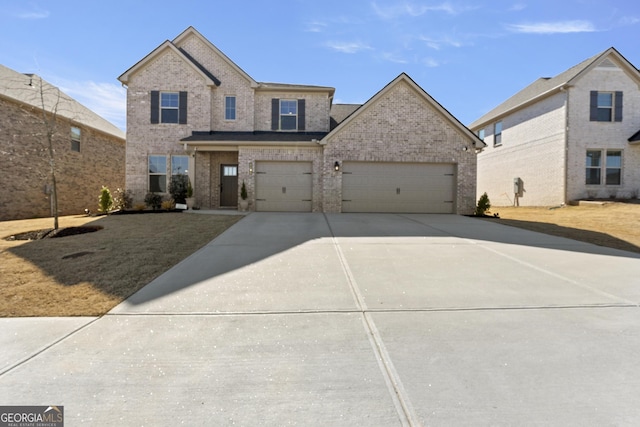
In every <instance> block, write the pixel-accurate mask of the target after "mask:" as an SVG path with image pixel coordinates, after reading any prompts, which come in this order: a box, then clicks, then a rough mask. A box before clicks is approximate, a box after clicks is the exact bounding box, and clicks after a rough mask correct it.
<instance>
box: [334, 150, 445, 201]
mask: <svg viewBox="0 0 640 427" xmlns="http://www.w3.org/2000/svg"><path fill="white" fill-rule="evenodd" d="M455 170H456V167H455V165H453V164H447V163H444V164H442V163H371V162H344V163H343V165H342V212H392V213H454V212H455V203H454V201H455V188H456V185H455V184H456V176H455Z"/></svg>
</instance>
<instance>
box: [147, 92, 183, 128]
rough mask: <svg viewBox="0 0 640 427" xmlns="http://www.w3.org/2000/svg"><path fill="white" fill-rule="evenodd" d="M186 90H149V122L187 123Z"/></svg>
mask: <svg viewBox="0 0 640 427" xmlns="http://www.w3.org/2000/svg"><path fill="white" fill-rule="evenodd" d="M187 95H188V93H187V92H160V91H157V90H152V91H151V123H152V124H158V123H178V124H181V125H184V124H187Z"/></svg>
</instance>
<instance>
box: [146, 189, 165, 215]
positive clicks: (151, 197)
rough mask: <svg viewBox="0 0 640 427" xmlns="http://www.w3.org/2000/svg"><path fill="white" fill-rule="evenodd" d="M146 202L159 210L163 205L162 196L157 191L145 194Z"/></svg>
mask: <svg viewBox="0 0 640 427" xmlns="http://www.w3.org/2000/svg"><path fill="white" fill-rule="evenodd" d="M144 203H145V204H146V205H147V206H149V207H150V208H151V209H153V210H154V211H155V210H158V209H160V206H162V196H161V195H160V194H156V193H147V195H146V196H144Z"/></svg>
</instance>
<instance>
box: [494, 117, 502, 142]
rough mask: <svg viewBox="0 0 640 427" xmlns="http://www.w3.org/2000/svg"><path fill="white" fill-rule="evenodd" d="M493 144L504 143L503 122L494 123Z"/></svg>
mask: <svg viewBox="0 0 640 427" xmlns="http://www.w3.org/2000/svg"><path fill="white" fill-rule="evenodd" d="M493 145H494V146H496V145H502V122H496V123H495V124H494V125H493Z"/></svg>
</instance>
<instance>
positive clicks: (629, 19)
mask: <svg viewBox="0 0 640 427" xmlns="http://www.w3.org/2000/svg"><path fill="white" fill-rule="evenodd" d="M619 22H620V25H635V24H637V23H639V22H640V18H637V17H635V16H623V17H622V18H620V21H619Z"/></svg>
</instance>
